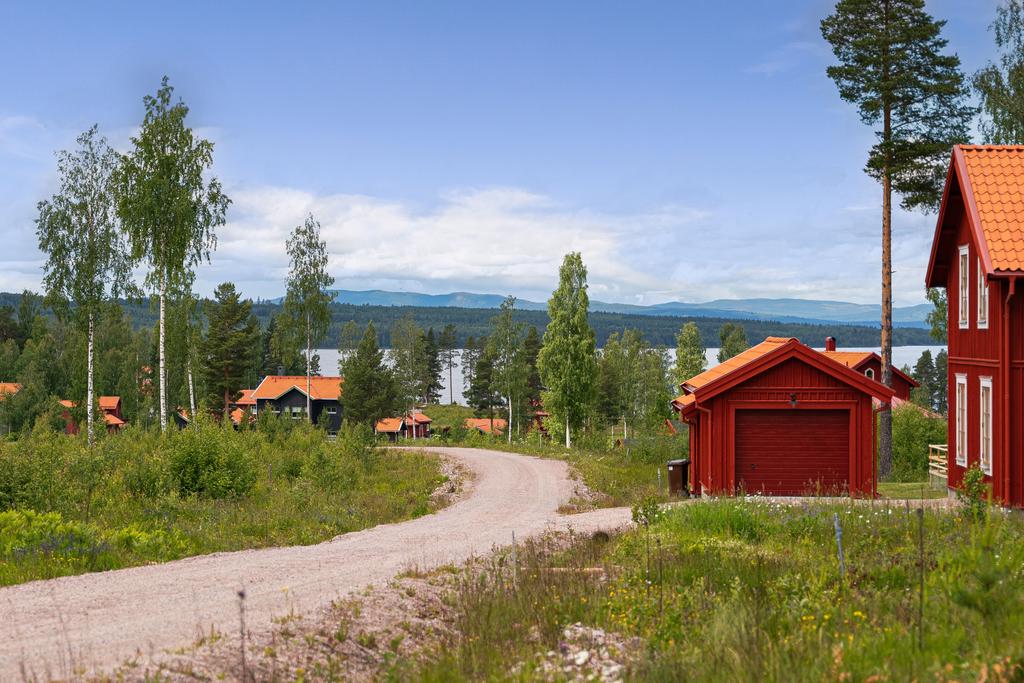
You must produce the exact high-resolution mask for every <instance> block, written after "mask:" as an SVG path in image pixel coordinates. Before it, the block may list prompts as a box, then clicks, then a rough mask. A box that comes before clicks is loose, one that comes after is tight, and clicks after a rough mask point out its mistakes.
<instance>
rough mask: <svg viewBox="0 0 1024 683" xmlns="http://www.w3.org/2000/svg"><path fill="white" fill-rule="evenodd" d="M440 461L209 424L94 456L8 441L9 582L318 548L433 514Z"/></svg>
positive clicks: (1, 576)
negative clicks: (226, 554)
mask: <svg viewBox="0 0 1024 683" xmlns="http://www.w3.org/2000/svg"><path fill="white" fill-rule="evenodd" d="M442 482H443V475H442V474H441V471H440V468H439V462H438V460H437V458H436V457H434V456H432V455H427V454H423V453H417V452H395V451H383V450H379V449H377V448H376V447H375V446H374V445H373V442H372V439H371V438H370V435H369V434H362V433H357V432H346V433H343V434H342V435H341V436H339V438H338V439H337V440H336V441H328V440H327V439H326V436H325V435H324V433H323V432H320V431H318V430H315V429H310V428H306V427H301V428H296V429H288V430H286V431H281V432H280V433H277V434H273V435H265V434H260V433H257V432H235V431H233V430H230V429H227V430H223V429H220V428H219V427H216V426H213V425H208V426H204V427H203V428H201V429H199V430H192V429H189V430H186V431H184V432H180V433H178V432H175V433H172V434H169V435H168V436H166V437H161V436H159V435H158V434H151V433H143V432H132V431H127V432H124V433H122V434H120V435H115V436H110V437H107V438H104V439H102V440H101V441H100V442H99V443H98V444H97V446H96V447H95V448H94V449H92V450H90V449H88V448H87V447H86V446H85V445H84V439H79V438H73V437H67V436H64V435H61V434H52V433H44V432H40V433H37V434H34V435H32V436H29V437H25V438H22V439H20V440H18V441H15V442H8V443H2V444H0V585H8V584H13V583H19V582H22V581H28V580H32V579H40V578H50V577H54V576H62V575H67V574H79V573H83V572H90V571H100V570H106V569H116V568H120V567H127V566H132V565H138V564H146V563H150V562H160V561H166V560H172V559H177V558H181V557H186V556H190V555H199V554H204V553H210V552H216V551H222V550H239V549H244V548H259V547H266V546H276V545H293V544H309V543H317V542H320V541H324V540H328V539H330V538H333V537H334V536H336V535H338V534H341V533H345V532H349V531H354V530H357V529H363V528H366V527H369V526H373V525H375V524H380V523H385V522H394V521H398V520H402V519H407V518H410V517H416V516H419V515H423V514H427V513H429V512H431V511H432V510H433V509H434V505H433V503H432V501H431V498H430V495H431V493H432V492H433V491H434V489H435V488H437V487H438V486H439V485H440V484H441V483H442Z"/></svg>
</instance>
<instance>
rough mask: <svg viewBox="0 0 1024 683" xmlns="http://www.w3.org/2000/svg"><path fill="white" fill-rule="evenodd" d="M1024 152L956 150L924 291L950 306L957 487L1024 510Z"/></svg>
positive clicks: (952, 457) (952, 468)
mask: <svg viewBox="0 0 1024 683" xmlns="http://www.w3.org/2000/svg"><path fill="white" fill-rule="evenodd" d="M1022 276H1024V146H973V145H971V146H969V145H958V146H956V147H954V148H953V159H952V161H951V163H950V166H949V173H948V175H947V176H946V189H945V190H944V192H943V195H942V205H941V208H940V210H939V218H938V223H937V225H936V226H935V237H934V239H933V241H932V252H931V258H930V260H929V262H928V273H927V275H926V284H927V286H928V287H942V288H944V289H945V290H946V293H947V298H948V301H949V307H948V309H949V310H948V315H949V317H948V320H947V323H948V324H947V327H948V330H949V375H948V377H947V382H948V386H949V431H948V439H949V441H948V443H949V461H948V471H949V486H950V488H956V487H958V486H959V485H960V483H961V481H962V479H963V475H964V471H965V470H966V469H967V468H968V467H970V466H972V465H977V466H978V467H980V468H981V470H982V471H983V472H984V473H985V476H986V480H987V481H988V482H989V484H990V485H991V487H992V493H993V497H994V498H995V499H996V500H998V501H1000V502H1002V503H1003V504H1004V505H1011V506H1015V507H1020V506H1024V456H1022V453H1024V297H1021V296H1019V295H1018V284H1022V283H1019V282H1018V279H1020V278H1021V277H1022Z"/></svg>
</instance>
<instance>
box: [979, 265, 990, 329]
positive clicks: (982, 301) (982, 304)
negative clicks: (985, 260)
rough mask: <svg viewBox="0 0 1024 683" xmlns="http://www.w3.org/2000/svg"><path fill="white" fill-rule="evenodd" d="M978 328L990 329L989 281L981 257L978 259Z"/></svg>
mask: <svg viewBox="0 0 1024 683" xmlns="http://www.w3.org/2000/svg"><path fill="white" fill-rule="evenodd" d="M978 329H979V330H987V329H988V282H986V281H985V271H984V269H983V268H982V267H981V259H978Z"/></svg>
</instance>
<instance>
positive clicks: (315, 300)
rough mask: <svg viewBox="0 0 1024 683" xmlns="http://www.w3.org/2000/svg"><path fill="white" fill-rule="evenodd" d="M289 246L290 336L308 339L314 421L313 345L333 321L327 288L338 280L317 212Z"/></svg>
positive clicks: (286, 314)
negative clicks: (329, 269)
mask: <svg viewBox="0 0 1024 683" xmlns="http://www.w3.org/2000/svg"><path fill="white" fill-rule="evenodd" d="M286 247H287V251H288V258H289V260H290V262H291V265H290V268H289V270H288V290H287V292H286V293H285V297H284V314H283V316H284V320H285V321H286V322H287V325H286V329H287V331H288V333H289V336H291V337H292V338H293V339H295V338H299V339H303V340H304V341H305V344H304V348H305V349H306V419H307V420H310V421H312V419H313V412H312V398H311V397H310V393H311V391H310V384H311V380H310V377H311V376H312V374H313V365H312V363H313V345H314V344H316V343H319V342H320V340H321V339H322V338H323V336H324V335H325V334H326V333H327V328H328V326H329V325H330V324H331V307H330V305H331V300H332V298H333V297H332V296H331V294H330V293H328V292H327V291H325V290H326V289H327V288H328V287H330V286H331V285H333V284H334V278H333V277H331V275H330V274H329V273H328V272H327V243H326V242H325V241H324V240H322V239H320V223H318V222H317V221H316V219H315V218H313V214H310V215H309V216H308V217H307V218H306V221H305V222H304V223H303V224H302V225H299V226H296V228H295V229H294V230H292V234H291V237H289V238H288V242H287V245H286Z"/></svg>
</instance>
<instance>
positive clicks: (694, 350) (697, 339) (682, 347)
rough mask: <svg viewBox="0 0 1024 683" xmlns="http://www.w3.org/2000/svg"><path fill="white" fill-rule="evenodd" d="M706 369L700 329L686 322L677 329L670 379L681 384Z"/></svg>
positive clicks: (694, 324) (706, 361)
mask: <svg viewBox="0 0 1024 683" xmlns="http://www.w3.org/2000/svg"><path fill="white" fill-rule="evenodd" d="M707 367H708V359H707V349H706V348H705V347H704V342H703V340H702V339H701V336H700V328H699V327H697V323H695V322H692V321H691V322H688V323H686V324H685V325H683V326H682V327H680V328H679V335H678V336H677V337H676V364H675V367H673V368H672V377H673V379H674V380H675V383H676V384H682V383H683V382H685V381H686V380H688V379H690V378H691V377H695V376H696V375H699V374H700V373H702V372H704V370H706V369H707Z"/></svg>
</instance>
